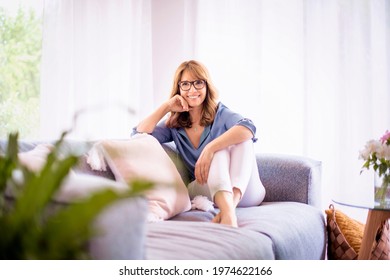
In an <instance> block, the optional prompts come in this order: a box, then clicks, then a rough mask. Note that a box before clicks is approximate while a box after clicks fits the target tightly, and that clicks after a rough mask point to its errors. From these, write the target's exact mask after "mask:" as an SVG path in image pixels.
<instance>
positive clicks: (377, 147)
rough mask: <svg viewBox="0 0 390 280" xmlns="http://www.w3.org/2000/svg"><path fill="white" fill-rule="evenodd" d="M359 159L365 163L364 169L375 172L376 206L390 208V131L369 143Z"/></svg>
mask: <svg viewBox="0 0 390 280" xmlns="http://www.w3.org/2000/svg"><path fill="white" fill-rule="evenodd" d="M359 159H363V160H364V161H365V162H364V165H363V169H370V168H371V167H372V169H373V170H374V171H375V203H376V205H375V206H379V207H386V208H387V207H390V194H389V191H390V189H389V185H390V131H388V130H387V131H386V132H385V134H384V135H383V136H382V137H381V138H380V139H379V140H370V141H368V142H367V143H366V145H365V147H364V149H363V150H362V151H360V154H359ZM362 171H363V170H362Z"/></svg>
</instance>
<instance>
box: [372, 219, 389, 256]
mask: <svg viewBox="0 0 390 280" xmlns="http://www.w3.org/2000/svg"><path fill="white" fill-rule="evenodd" d="M371 260H390V219H387V220H386V221H384V222H383V223H382V226H381V227H380V228H379V229H378V232H377V234H376V237H375V242H374V244H373V246H372V253H371Z"/></svg>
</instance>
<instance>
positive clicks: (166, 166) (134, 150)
mask: <svg viewBox="0 0 390 280" xmlns="http://www.w3.org/2000/svg"><path fill="white" fill-rule="evenodd" d="M99 144H100V147H101V148H102V151H103V153H104V154H105V158H106V161H107V164H108V165H109V166H110V168H111V170H112V172H113V173H114V175H115V179H116V180H118V181H125V182H127V183H130V182H131V181H132V180H136V179H141V180H148V181H151V182H153V183H154V184H155V185H154V187H153V189H151V190H149V191H148V192H147V193H146V197H147V198H148V200H149V210H150V215H149V218H148V220H149V221H158V220H167V219H169V218H171V217H173V216H175V215H177V214H179V213H182V212H185V211H188V210H190V209H191V202H190V198H189V195H188V190H187V187H186V185H185V184H184V182H183V180H182V178H181V177H180V174H179V172H178V170H177V169H176V166H175V164H174V163H173V161H172V160H171V158H170V157H169V156H168V154H167V153H166V152H165V151H164V149H163V148H162V146H161V144H160V143H159V142H158V141H157V140H156V139H155V138H154V137H153V136H150V135H148V134H138V135H136V136H135V137H133V138H131V139H129V140H104V141H101V142H100V143H99Z"/></svg>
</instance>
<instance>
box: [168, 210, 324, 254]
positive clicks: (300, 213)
mask: <svg viewBox="0 0 390 280" xmlns="http://www.w3.org/2000/svg"><path fill="white" fill-rule="evenodd" d="M217 211H218V209H217V210H216V211H215V212H202V211H194V210H192V211H189V212H186V213H182V214H180V215H177V216H176V217H174V218H173V220H176V221H198V222H206V223H207V222H210V221H211V219H212V218H213V217H214V215H215V214H216V212H217ZM237 219H238V226H239V229H241V230H247V231H252V232H254V233H256V234H257V236H258V237H259V239H261V238H262V237H263V236H267V237H268V238H270V239H271V240H272V244H273V250H274V254H275V259H281V260H304V259H309V260H311V259H313V260H316V259H324V258H325V253H326V250H325V249H326V246H325V245H326V224H325V217H324V215H323V213H322V212H321V211H320V209H317V208H315V207H313V206H310V205H307V204H304V203H298V202H263V203H262V204H261V205H260V206H256V207H247V208H237ZM188 230H191V229H190V228H189V229H188Z"/></svg>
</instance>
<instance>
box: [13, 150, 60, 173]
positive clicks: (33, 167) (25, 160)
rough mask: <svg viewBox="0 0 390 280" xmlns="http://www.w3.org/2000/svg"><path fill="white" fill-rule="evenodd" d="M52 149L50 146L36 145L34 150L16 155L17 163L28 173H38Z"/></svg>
mask: <svg viewBox="0 0 390 280" xmlns="http://www.w3.org/2000/svg"><path fill="white" fill-rule="evenodd" d="M53 149H54V146H53V145H51V144H38V145H37V146H35V147H34V149H32V150H30V151H27V152H20V153H18V158H19V161H20V163H21V164H22V165H24V166H25V167H27V168H28V169H29V170H30V171H33V172H39V171H40V170H41V169H42V168H43V166H44V165H45V163H46V159H47V156H48V155H49V153H50V152H51V151H52V150H53Z"/></svg>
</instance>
